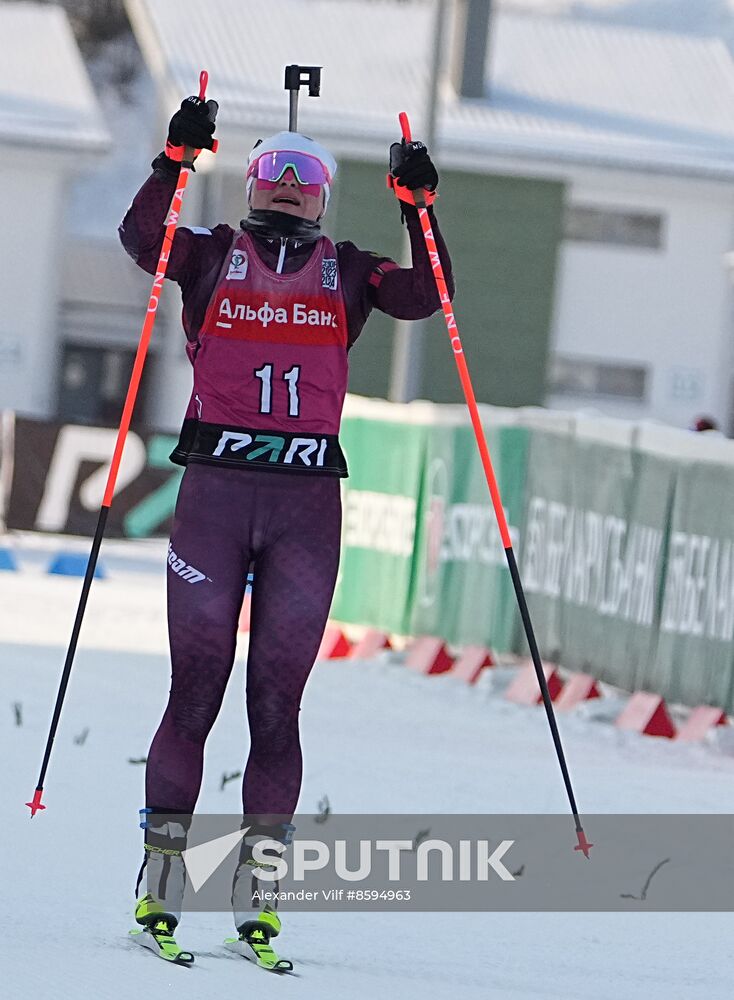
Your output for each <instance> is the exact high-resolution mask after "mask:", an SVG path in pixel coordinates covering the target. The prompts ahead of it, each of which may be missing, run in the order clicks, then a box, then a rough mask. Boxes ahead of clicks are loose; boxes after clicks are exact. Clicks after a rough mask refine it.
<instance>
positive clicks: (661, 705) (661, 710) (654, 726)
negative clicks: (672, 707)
mask: <svg viewBox="0 0 734 1000" xmlns="http://www.w3.org/2000/svg"><path fill="white" fill-rule="evenodd" d="M614 725H615V726H616V727H617V729H628V730H631V731H632V732H635V733H644V734H645V735H646V736H663V737H665V738H666V739H669V740H672V739H674V737H675V726H674V725H673V720H672V719H671V718H670V715H669V714H668V709H667V707H666V705H665V702H664V701H663V699H662V698H661V697H660V695H657V694H650V693H648V692H647V691H637V692H636V693H635V694H633V695H632V697H631V698H630V700H629V701H628V702H627V704H626V705H625V707H624V709H623V711H622V714H621V715H620V716H619V717H618V718H617V721H616V722H615V723H614Z"/></svg>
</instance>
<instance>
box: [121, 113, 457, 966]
mask: <svg viewBox="0 0 734 1000" xmlns="http://www.w3.org/2000/svg"><path fill="white" fill-rule="evenodd" d="M216 110H217V105H216V103H215V102H213V101H208V102H204V101H202V100H200V99H199V98H197V97H190V98H188V99H187V100H185V101H184V102H183V103H182V105H181V108H180V110H179V111H177V112H176V113H175V114H174V116H173V118H172V119H171V122H170V125H169V134H168V142H167V145H166V151H165V152H162V153H160V155H159V156H157V157H156V159H155V160H154V161H153V164H152V166H153V173H152V174H151V176H150V177H149V178H148V179H147V180H146V181H145V183H144V184H143V186H142V188H141V189H140V190H139V191H138V193H137V194H136V196H135V198H134V200H133V202H132V205H131V207H130V208H129V210H128V212H127V214H126V215H125V218H124V220H123V222H122V224H121V226H120V230H119V232H120V238H121V240H122V244H123V246H124V248H125V250H126V251H127V253H128V254H129V255H130V256H131V257H132V258H133V260H134V261H135V262H136V263H137V264H138V266H139V267H141V268H143V270H145V271H147V272H148V273H149V274H154V273H155V271H156V265H157V262H158V258H159V254H160V251H161V246H162V240H163V233H164V229H165V226H164V222H165V219H166V215H167V212H168V208H169V205H170V202H171V197H172V194H173V191H174V189H175V186H176V182H177V177H178V172H179V169H180V159H181V152H182V147H191V148H193V149H195V150H197V151H198V150H201V149H211V147H212V144H213V138H212V137H213V133H214V129H215V117H216ZM390 161H391V169H392V174H393V177H394V178H395V180H396V181H397V182H398V184H399V185H402V187H403V191H405V189H407V190H408V191H413V190H417V189H425V191H426V192H428V194H427V197H428V198H429V200H430V199H431V198H432V192H435V190H436V187H437V185H438V174H437V172H436V168H435V166H434V164H433V163H432V161H431V159H430V156H429V154H428V151H427V150H426V148H425V146H424V145H423V144H422V143H420V142H412V143H406V142H405V141H403V142H400V143H395V144H393V146H392V147H391V151H390ZM336 169H337V165H336V162H335V160H334V157H333V156H332V155H331V154H330V153H329V152H328V150H326V149H325V148H324V147H323V146H321V145H320V144H319V143H317V142H314V141H313V140H312V139H309V138H307V137H306V136H304V135H301V134H300V133H297V132H281V133H279V134H277V135H274V136H272V137H270V138H269V139H265V140H264V141H262V142H260V143H258V144H257V145H256V147H255V148H254V149H253V150H252V153H251V154H250V157H249V161H248V164H247V173H246V199H247V205H248V208H249V212H248V214H247V217H246V218H245V219H243V220H242V221H241V222H240V225H239V228H237V229H233V228H232V227H231V226H229V225H226V224H221V225H217V226H215V227H214V228H212V229H204V228H198V227H197V228H186V227H179V228H178V229H177V231H176V235H175V238H174V241H173V244H172V248H171V252H170V258H169V263H168V272H167V277H168V278H171V279H172V280H174V281H176V282H178V284H179V285H180V288H181V294H182V300H183V327H184V332H185V334H186V350H187V352H188V356H189V358H190V360H191V363H192V365H193V387H192V391H191V399H190V402H189V405H188V409H187V411H186V415H185V418H184V421H183V427H182V430H181V434H180V438H179V442H178V444H177V446H176V448H175V450H174V452H173V454H172V456H171V457H172V460H173V461H174V462H177V463H179V464H181V465H184V466H186V470H185V472H184V475H183V478H182V481H181V487H180V492H179V496H178V501H177V504H176V510H175V516H174V520H173V528H172V532H171V537H170V547H169V558H168V573H167V577H168V580H167V594H168V597H167V600H168V628H169V640H170V651H171V688H170V694H169V698H168V704H167V705H166V709H165V712H164V714H163V718H162V720H161V723H160V725H159V727H158V730H157V732H156V734H155V736H154V738H153V742H152V744H151V747H150V751H149V753H148V760H147V767H146V773H145V797H146V808H145V810H143V823H142V825H143V827H144V830H145V842H144V844H145V846H144V861H143V867H142V868H141V872H140V876H139V878H138V886H137V887H136V894H137V895H138V897H139V898H138V901H137V906H136V914H135V916H136V920H137V922H138V924H140V925H141V927H142V930H141V931H139V932H138V936H139V938H140V941H141V943H143V944H145V945H146V946H148V947H150V948H151V949H152V950H153V951H155V952H156V953H157V954H159V955H160V956H161V957H163V958H166V959H169V960H173V961H177V962H187V961H193V955H192V954H191V953H190V952H184V951H182V950H181V949H180V948H179V946H178V944H177V943H176V941H175V938H174V936H173V933H174V930H175V928H176V926H177V924H178V921H179V919H180V915H181V899H182V896H183V890H184V885H185V867H184V863H183V859H182V857H181V850H183V849H184V847H185V844H186V832H187V823H186V822H185V821H182V820H181V817H182V816H190V815H191V814H192V813H193V811H194V808H195V806H196V801H197V798H198V795H199V789H200V785H201V777H202V767H203V755H204V744H205V742H206V739H207V736H208V734H209V731H210V729H211V727H212V725H213V723H214V720H215V719H216V717H217V713H218V712H219V709H220V706H221V704H222V699H223V696H224V692H225V688H226V686H227V681H228V679H229V676H230V673H231V670H232V666H233V662H234V657H235V643H236V637H237V626H238V617H239V613H240V609H241V606H242V600H243V594H244V588H245V582H246V578H247V574H248V569H249V568H250V567H251V566H254V573H255V583H254V588H253V593H252V608H251V624H250V644H249V653H248V658H247V684H246V688H247V690H246V698H247V717H248V721H249V729H250V751H249V756H248V758H247V764H246V767H245V770H244V778H243V783H242V806H243V810H244V813H245V814H246V815H247V816H248V820H252V817H257V824H256V825H255V826H252V825H251V829H250V833H249V835H248V837H247V838H245V840H244V841H243V844H242V851H241V853H240V857H239V863H238V866H237V873H236V876H235V881H234V889H233V910H234V918H235V925H236V928H237V934H238V937H237V938H236V939H231V940H230V944H231V945H232V946H233V948H234V949H235V950H239V951H241V953H242V954H244V955H246V957H248V958H251V959H253V960H255V961H257V962H258V964H260V965H263V966H265V967H266V968H272V969H287V968H289V967H290V963H289V962H287V961H285V960H282V959H278V958H277V956H276V955H275V953H274V951H273V949H272V946H271V944H270V940H271V938H272V937H274V936H275V935H276V934H277V933H278V932H279V930H280V919H279V916H278V914H277V913H276V912H275V909H274V908H272V907H269V906H264V907H260V908H259V910H260V911H259V912H257V913H256V914H255V915H254V919H253V912H252V906H253V904H252V901H251V889H250V886H251V881H252V880H251V875H250V873H251V871H252V846H253V844H254V843H255V842H256V841H257V839H258V838H265V837H268V838H274V839H276V840H279V841H281V842H283V843H287V842H288V841H289V837H290V835H291V833H292V827H291V825H290V824H289V823H288V822H283V818H284V817H285V818H286V819H288V818H292V815H293V813H294V812H295V809H296V804H297V802H298V796H299V792H300V787H301V774H302V758H301V745H300V740H299V730H298V713H299V708H300V703H301V696H302V694H303V690H304V686H305V684H306V681H307V679H308V676H309V673H310V671H311V668H312V666H313V663H314V660H315V658H316V655H317V652H318V649H319V644H320V641H321V638H322V635H323V632H324V628H325V625H326V621H327V616H328V614H329V608H330V604H331V600H332V595H333V591H334V585H335V581H336V576H337V567H338V562H339V544H340V534H341V506H340V486H339V479H340V478H341V477H343V476H346V475H347V467H346V463H345V460H344V456H343V454H342V451H341V448H340V446H339V424H340V419H341V412H342V405H343V402H344V396H345V393H346V389H347V356H348V353H349V350H350V348H351V347H352V346H353V344H354V343H355V341H356V340H357V337H359V335H360V333H361V332H362V329H363V327H364V324H365V322H366V320H367V318H368V316H369V314H370V312H371V311H372V309H379V310H380V311H382V312H384V313H387V314H388V315H389V316H392V317H395V318H396V319H403V320H417V319H423V318H425V317H428V316H430V315H431V314H432V313H434V312H435V311H436V310H437V309H438V308H439V307H440V303H439V299H438V294H437V292H436V286H435V282H434V279H433V273H432V269H431V266H430V262H429V259H428V255H427V252H426V249H425V243H424V239H423V235H422V231H421V227H420V223H419V220H418V215H417V210H416V209H415V207H414V206H413V205H412V204H408V203H406V201H401V202H400V205H401V209H402V214H403V216H404V219H405V222H406V224H407V227H408V232H409V234H410V241H411V247H412V266H411V267H409V268H402V267H399V266H398V265H397V264H396V263H395V262H394V261H393V260H390V259H389V258H388V257H384V256H376V255H375V254H374V253H371V252H367V251H364V250H360V249H358V248H357V247H356V246H355V244H354V243H351V242H349V241H345V242H340V243H336V244H334V243H333V242H332V241H331V240H330V239H329V238H328V237H327V236H325V235H324V234H323V233H322V232H321V227H320V223H321V220H322V219H323V216H324V213H325V212H326V209H327V206H328V203H329V195H330V193H331V187H332V184H333V180H334V175H335V173H336ZM430 211H431V213H433V209H430ZM432 224H433V231H434V234H435V236H436V240H437V243H438V248H439V254H440V257H441V262H442V265H443V269H444V272H445V274H446V276H447V279H448V283H449V289H450V292H451V294H453V284H452V279H451V264H450V260H449V256H448V253H447V250H446V247H445V244H444V242H443V239H442V237H441V234H440V231H439V227H438V223H437V221H436V219H435V217H433V219H432ZM167 816H171V817H173V816H176V817H177V818H176V819H175V820H174V819H171V820H170V821H169V820H168V819H167V818H166V817H167ZM273 818H276V819H277V822H273ZM143 874H145V876H146V885H145V887H144V888H145V890H146V891H142V890H141V891H139V890H140V885H141V881H142V876H143Z"/></svg>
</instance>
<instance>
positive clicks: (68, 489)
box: [6, 417, 183, 538]
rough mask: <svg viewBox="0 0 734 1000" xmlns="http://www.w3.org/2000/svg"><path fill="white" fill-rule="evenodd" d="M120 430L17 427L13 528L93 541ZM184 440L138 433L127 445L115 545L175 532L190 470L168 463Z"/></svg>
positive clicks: (43, 424)
mask: <svg viewBox="0 0 734 1000" xmlns="http://www.w3.org/2000/svg"><path fill="white" fill-rule="evenodd" d="M116 438H117V430H116V429H115V428H112V427H88V426H83V425H78V424H60V423H52V422H49V421H44V420H29V419H25V418H23V417H17V418H16V420H15V445H14V461H13V476H12V482H11V485H10V495H9V497H8V503H7V514H6V521H7V526H8V527H9V528H20V529H25V530H32V531H51V532H61V533H68V534H72V535H93V534H94V529H95V527H96V525H97V519H98V516H99V509H100V506H101V504H102V497H103V495H104V488H105V484H106V482H107V474H108V472H109V467H110V460H111V457H112V453H113V450H114V447H115V440H116ZM176 441H177V437H175V436H174V435H170V434H156V433H140V432H135V431H130V432H129V433H128V436H127V440H126V442H125V451H124V452H123V457H122V462H121V464H120V471H119V474H118V478H117V485H116V490H115V499H114V503H113V504H112V507H111V509H110V514H109V518H108V521H107V530H106V534H107V535H108V537H121V536H127V537H132V538H145V537H148V536H150V535H161V534H165V533H167V531H168V528H169V526H170V519H171V516H172V514H173V509H174V506H175V502H176V495H177V493H178V484H179V482H180V479H181V475H182V473H183V470H182V469H180V468H179V467H178V466H175V465H172V464H171V463H170V462H169V461H168V455H169V454H170V452H171V450H172V449H173V446H174V445H175V443H176Z"/></svg>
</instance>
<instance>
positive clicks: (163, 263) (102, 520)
mask: <svg viewBox="0 0 734 1000" xmlns="http://www.w3.org/2000/svg"><path fill="white" fill-rule="evenodd" d="M208 82H209V74H208V73H207V72H206V70H202V72H201V74H200V76H199V99H200V100H202V101H203V100H204V99H205V98H206V87H207V83H208ZM217 147H218V143H217V141H216V139H215V140H214V144H213V147H212V152H214V153H215V152H216V151H217ZM195 153H196V150H194V149H191V148H190V147H188V146H187V147H185V148H184V150H183V157H182V160H181V171H180V173H179V175H178V184H177V185H176V190H175V192H174V194H173V198H172V199H171V207H170V209H169V211H168V215H167V216H166V232H165V234H164V236H163V245H162V247H161V253H160V257H159V258H158V266H157V267H156V273H155V278H154V279H153V287H152V288H151V291H150V299H149V300H148V309H147V312H146V314H145V320H144V321H143V328H142V330H141V333H140V340H139V342H138V349H137V351H136V353H135V361H134V363H133V370H132V375H131V376H130V384H129V386H128V389H127V396H126V397H125V405H124V406H123V410H122V419H121V420H120V427H119V430H118V432H117V440H116V442H115V450H114V452H113V455H112V461H111V463H110V471H109V474H108V476H107V485H106V487H105V491H104V498H103V500H102V507H101V509H100V512H99V520H98V521H97V528H96V530H95V532H94V539H93V541H92V548H91V551H90V553H89V560H88V561H87V568H86V572H85V574H84V583H83V584H82V592H81V596H80V598H79V604H78V607H77V610H76V617H75V619H74V626H73V628H72V630H71V639H70V641H69V648H68V649H67V651H66V659H65V661H64V669H63V672H62V674H61V681H60V683H59V690H58V694H57V696H56V705H55V707H54V713H53V717H52V719H51V726H50V729H49V733H48V739H47V741H46V750H45V752H44V755H43V763H42V764H41V773H40V775H39V778H38V783H37V784H36V790H35V793H34V795H33V799H32V800H31V801H30V802H26V805H27V806H28V808H29V809H30V810H31V818H32V817H33V816H35V815H36V813H37V812H38V811H39V810H41V809H45V808H46V806H45V805H43V804H42V802H41V797H42V795H43V783H44V779H45V777H46V770H47V769H48V763H49V760H50V759H51V749H52V747H53V743H54V739H55V737H56V730H57V728H58V724H59V718H60V716H61V708H62V706H63V704H64V698H65V696H66V688H67V686H68V684H69V677H70V675H71V668H72V665H73V663H74V656H75V654H76V647H77V643H78V641H79V633H80V631H81V627H82V621H83V620H84V612H85V611H86V607H87V599H88V598H89V591H90V589H91V586H92V580H93V579H94V571H95V569H96V568H97V559H98V557H99V549H100V546H101V544H102V538H103V537H104V531H105V525H106V523H107V515H108V514H109V510H110V507H111V505H112V498H113V496H114V493H115V483H116V482H117V473H118V471H119V468H120V462H121V460H122V451H123V448H124V447H125V439H126V438H127V432H128V431H129V429H130V421H131V419H132V415H133V409H134V407H135V400H136V398H137V395H138V388H139V386H140V379H141V376H142V374H143V366H144V365H145V358H146V355H147V353H148V345H149V344H150V338H151V335H152V333H153V327H154V325H155V319H156V315H157V312H158V304H159V302H160V297H161V291H162V289H163V279H164V278H165V276H166V271H167V269H168V260H169V258H170V255H171V245H172V243H173V237H174V235H175V233H176V226H177V225H178V220H179V217H180V215H181V206H182V204H183V196H184V191H185V190H186V185H187V184H188V180H189V174H190V173H191V168H192V167H193V165H194V156H195Z"/></svg>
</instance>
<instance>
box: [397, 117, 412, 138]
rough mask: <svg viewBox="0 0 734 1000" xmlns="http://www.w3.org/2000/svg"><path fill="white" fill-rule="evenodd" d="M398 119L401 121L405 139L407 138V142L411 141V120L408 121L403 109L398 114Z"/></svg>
mask: <svg viewBox="0 0 734 1000" xmlns="http://www.w3.org/2000/svg"><path fill="white" fill-rule="evenodd" d="M398 121H399V122H400V128H401V129H402V130H403V139H405V141H406V142H410V141H411V135H410V122H409V121H408V116H407V114H406V113H405V112H404V111H401V112H400V114H399V115H398Z"/></svg>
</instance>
